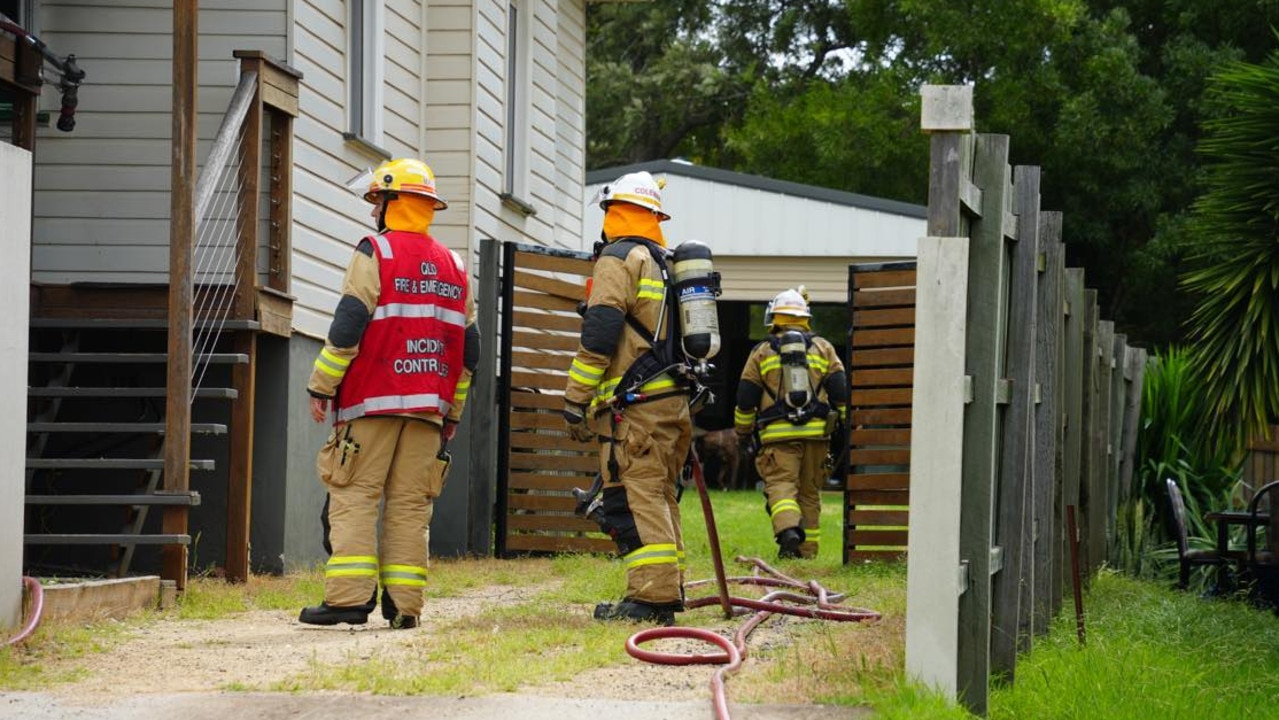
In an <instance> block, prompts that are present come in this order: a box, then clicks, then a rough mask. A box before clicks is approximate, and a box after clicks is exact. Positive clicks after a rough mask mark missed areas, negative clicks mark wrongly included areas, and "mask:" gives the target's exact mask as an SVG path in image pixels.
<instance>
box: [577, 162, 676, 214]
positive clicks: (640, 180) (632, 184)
mask: <svg viewBox="0 0 1279 720" xmlns="http://www.w3.org/2000/svg"><path fill="white" fill-rule="evenodd" d="M665 186H666V179H665V178H663V179H661V180H654V179H653V176H652V175H651V174H649V173H648V172H646V171H641V172H633V173H627V174H625V175H623V176H621V177H620V178H618V179H617V180H615V181H613V182H611V183H609V184H608V185H605V186H604V187H602V188H600V192H599V195H597V196H596V198H595V199H596V201H598V202H599V204H600V208H601V209H603V210H608V204H609V203H611V202H626V203H631V204H632V205H639V206H640V207H642V208H645V209H647V210H652V211H653V212H654V213H656V214H657V217H658V218H659V219H660V220H661V221H666V220H670V219H671V216H670V215H667V214H666V213H664V212H662V188H663V187H665Z"/></svg>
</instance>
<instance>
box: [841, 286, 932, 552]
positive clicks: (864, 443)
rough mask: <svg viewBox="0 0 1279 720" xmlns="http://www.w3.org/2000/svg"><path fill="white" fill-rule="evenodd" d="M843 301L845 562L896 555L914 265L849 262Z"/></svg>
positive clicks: (906, 464)
mask: <svg viewBox="0 0 1279 720" xmlns="http://www.w3.org/2000/svg"><path fill="white" fill-rule="evenodd" d="M848 307H849V318H848V320H849V332H848V356H847V357H846V358H845V364H846V366H847V369H848V377H849V382H850V385H851V390H852V392H851V399H850V401H849V423H848V425H849V428H848V430H849V433H848V439H847V442H848V477H847V478H846V479H845V480H846V486H845V492H844V562H845V563H848V562H854V561H861V560H871V559H896V558H900V557H901V556H902V555H903V554H904V553H905V552H906V537H907V534H906V533H907V531H906V528H907V515H908V513H907V511H908V506H909V504H910V428H911V422H910V419H911V407H910V405H911V388H912V383H913V375H914V362H915V263H914V262H897V263H865V264H857V265H850V266H849V268H848Z"/></svg>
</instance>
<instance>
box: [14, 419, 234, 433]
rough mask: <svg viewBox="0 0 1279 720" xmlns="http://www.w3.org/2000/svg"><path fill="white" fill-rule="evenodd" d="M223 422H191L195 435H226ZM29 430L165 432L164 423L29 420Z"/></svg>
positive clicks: (192, 431)
mask: <svg viewBox="0 0 1279 720" xmlns="http://www.w3.org/2000/svg"><path fill="white" fill-rule="evenodd" d="M226 429H227V426H226V425H223V424H221V423H191V434H193V435H225V434H226ZM27 432H97V433H163V432H164V423H162V422H157V423H137V422H133V423H126V422H29V423H27Z"/></svg>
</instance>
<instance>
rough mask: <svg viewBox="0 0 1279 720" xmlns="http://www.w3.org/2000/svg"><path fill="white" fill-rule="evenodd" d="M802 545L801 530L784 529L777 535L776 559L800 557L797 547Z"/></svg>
mask: <svg viewBox="0 0 1279 720" xmlns="http://www.w3.org/2000/svg"><path fill="white" fill-rule="evenodd" d="M803 543H804V531H803V529H802V528H797V527H793V528H786V529H785V530H783V531H781V532H779V533H777V557H779V558H783V559H785V558H797V557H800V554H799V546H800V545H802V544H803Z"/></svg>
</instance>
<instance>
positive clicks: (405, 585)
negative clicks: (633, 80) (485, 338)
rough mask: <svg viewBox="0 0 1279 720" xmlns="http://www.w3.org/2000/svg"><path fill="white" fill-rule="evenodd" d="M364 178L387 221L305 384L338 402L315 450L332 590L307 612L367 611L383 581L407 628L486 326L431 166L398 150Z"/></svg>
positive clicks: (356, 259) (347, 283)
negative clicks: (448, 229)
mask: <svg viewBox="0 0 1279 720" xmlns="http://www.w3.org/2000/svg"><path fill="white" fill-rule="evenodd" d="M364 177H366V178H367V184H366V185H364V184H362V183H361V184H362V187H364V188H367V191H366V192H365V194H364V199H365V200H367V201H369V202H370V203H372V204H373V211H372V217H373V219H374V221H375V222H376V224H377V228H378V232H377V234H375V235H371V236H369V237H366V238H364V239H363V240H361V241H360V242H359V244H358V245H357V247H356V249H355V254H354V255H353V256H352V259H351V262H350V264H349V265H348V266H347V269H346V275H345V277H344V278H343V280H342V298H341V299H340V300H339V301H338V304H337V309H336V310H335V311H334V313H333V323H332V325H330V327H329V334H328V338H327V340H326V342H325V344H324V349H323V350H321V351H320V354H319V357H317V358H316V360H315V366H314V369H313V370H312V372H311V378H310V381H309V382H308V383H307V392H309V393H310V395H311V416H312V418H313V419H314V420H315V421H316V422H324V421H325V420H326V419H327V417H328V415H329V411H330V406H332V411H333V415H334V424H333V432H332V433H330V435H329V438H328V441H327V442H326V443H325V444H324V447H323V448H322V449H321V450H320V453H319V457H318V458H317V460H316V466H317V469H318V470H319V473H320V479H321V480H322V481H323V482H324V484H325V486H326V487H327V489H328V491H329V508H328V520H329V523H330V526H331V532H330V534H329V540H330V542H331V543H332V554H331V555H330V557H329V560H328V563H327V564H326V566H325V569H324V602H322V603H321V604H319V605H316V606H313V607H308V608H305V609H303V610H302V613H301V615H300V616H299V618H298V620H300V621H301V622H303V623H307V624H311V625H336V624H338V623H348V624H351V625H359V624H362V623H364V622H366V621H367V619H368V615H369V613H370V612H371V611H372V609H373V605H374V603H373V602H372V601H371V600H370V598H371V597H376V593H377V588H378V583H379V581H380V582H381V585H382V588H383V590H384V592H383V604H382V613H383V615H384V616H385V617H386V618H387V619H388V620H389V621H390V623H391V627H392V628H395V629H404V628H413V627H416V626H417V624H418V618H419V617H420V615H421V613H422V605H423V599H424V592H423V591H424V588H425V587H426V571H427V564H428V562H429V550H428V547H427V541H426V531H427V528H428V526H429V524H430V521H431V514H432V511H433V505H434V500H435V498H437V497H438V496H439V494H440V491H441V490H442V489H443V485H444V472H443V470H444V467H443V465H444V462H443V461H442V460H441V459H439V458H438V457H437V456H442V453H441V448H442V445H443V444H444V443H447V442H448V440H449V439H451V438H452V436H453V433H454V432H455V430H456V428H457V423H458V421H459V420H460V419H461V416H462V407H463V405H464V404H465V402H466V393H467V389H468V388H469V387H470V383H471V373H472V371H473V370H474V369H475V365H476V362H477V361H478V359H479V333H478V331H477V329H476V327H475V304H474V298H472V297H471V294H470V292H469V287H468V286H469V282H468V279H469V278H468V275H467V272H466V268H465V267H464V266H463V263H462V258H461V257H460V256H459V255H458V254H457V253H456V252H454V251H452V250H450V249H449V248H447V247H445V246H444V245H442V244H440V243H439V242H437V241H436V240H435V239H434V238H432V237H431V236H430V235H429V234H427V233H428V230H429V229H430V226H431V221H432V220H433V219H434V217H435V212H436V211H437V210H443V209H445V208H447V207H448V204H447V203H445V202H444V201H443V200H441V199H440V197H439V195H437V194H436V190H435V175H434V173H432V172H431V168H430V167H428V166H427V165H426V163H424V162H422V161H420V160H415V159H397V160H391V161H388V162H386V163H383V164H382V165H381V166H379V167H378V168H377V169H376V170H374V171H372V173H371V174H366V175H365V176H364ZM353 182H356V181H353ZM383 501H385V509H384V511H383V515H382V531H381V537H378V536H377V527H378V509H379V506H381V505H382V504H383ZM388 600H389V602H388Z"/></svg>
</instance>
